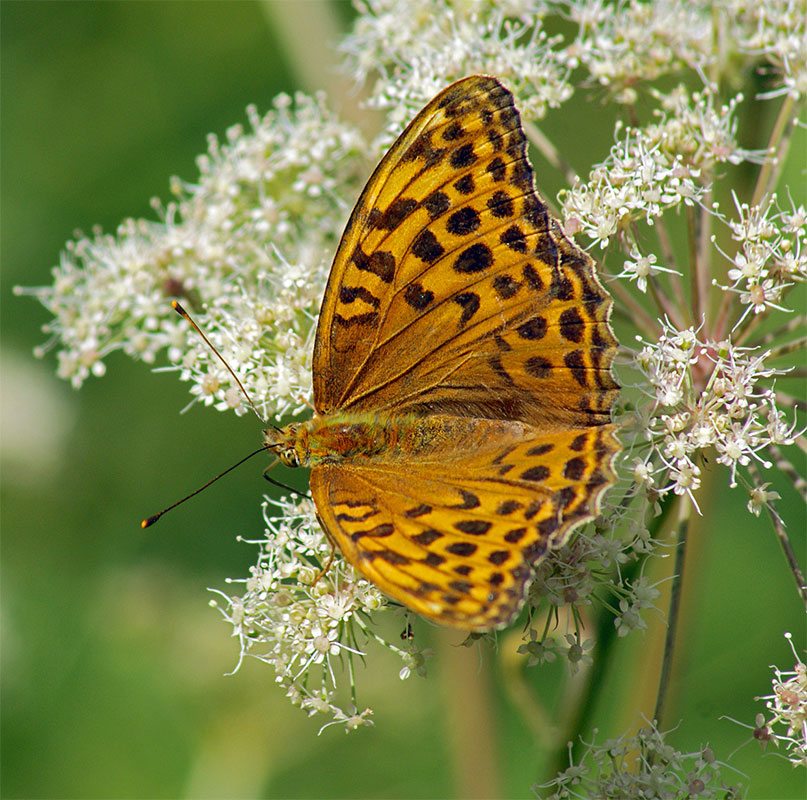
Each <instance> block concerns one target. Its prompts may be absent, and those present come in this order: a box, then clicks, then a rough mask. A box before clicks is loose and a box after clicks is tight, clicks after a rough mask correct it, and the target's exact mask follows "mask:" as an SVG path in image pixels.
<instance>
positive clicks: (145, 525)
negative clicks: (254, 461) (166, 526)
mask: <svg viewBox="0 0 807 800" xmlns="http://www.w3.org/2000/svg"><path fill="white" fill-rule="evenodd" d="M236 380H237V379H236ZM265 450H266V448H265V447H259V448H258V449H257V450H255V451H254V452H252V453H250V454H249V455H248V456H245V457H244V458H242V459H241V460H240V461H239V462H238V463H237V464H233V465H232V466H231V467H228V468H227V469H225V470H224V472H220V473H219V474H218V475H216V477H215V478H212V479H211V480H209V481H208V482H207V483H206V484H205V485H204V486H200V487H199V488H198V489H197V490H196V491H195V492H191V493H190V494H189V495H186V496H185V497H183V498H182V499H181V500H177V502H176V503H174V504H173V505H170V506H168V508H164V509H163V510H162V511H160V513H159V514H154V515H152V516H150V517H146V519H144V520H143V521H142V522H141V523H140V527H141V528H150V527H151V526H152V525H153V524H154V523H155V522H156V521H157V520H158V519H159V518H160V517H161V516H162V515H163V514H165V513H166V512H168V511H170V510H171V509H172V508H176V507H177V506H180V505H182V504H183V503H184V502H185V501H186V500H190V499H191V497H195V496H196V495H197V494H199V492H201V491H203V490H204V489H207V487H208V486H210V484H211V483H215V482H216V481H217V480H218V479H219V478H223V477H224V476H225V475H226V474H227V473H228V472H232V471H233V470H234V469H235V468H236V467H240V466H241V465H242V464H243V463H244V462H245V461H248V460H249V459H250V458H252V456H256V455H258V453H263V452H264V451H265Z"/></svg>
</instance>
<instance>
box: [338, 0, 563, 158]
mask: <svg viewBox="0 0 807 800" xmlns="http://www.w3.org/2000/svg"><path fill="white" fill-rule="evenodd" d="M547 5H548V4H547V3H545V2H540V0H510V1H509V2H504V3H501V2H497V3H492V2H489V0H471V2H465V3H454V4H446V3H443V2H435V0H361V2H357V3H356V6H357V8H358V9H359V12H360V13H359V16H358V18H357V19H356V22H355V24H354V28H353V31H352V32H351V33H350V34H349V35H348V36H347V37H345V39H344V40H343V43H342V48H341V49H342V50H343V52H344V53H345V54H346V56H347V67H348V69H349V71H350V72H351V74H352V75H353V76H354V77H355V78H356V79H357V80H360V81H363V80H365V79H367V78H368V77H369V76H371V75H379V74H380V75H382V76H383V77H379V78H377V79H376V81H375V83H374V85H373V87H372V99H371V104H372V105H374V106H375V107H378V108H383V109H387V110H389V114H388V117H387V120H388V126H387V129H386V131H385V134H384V136H383V137H382V138H381V139H379V142H378V144H379V145H382V146H383V145H387V144H389V143H390V141H392V140H393V139H394V138H395V136H397V134H398V132H399V131H400V130H401V128H402V127H403V125H404V123H405V122H407V121H408V120H409V119H411V118H412V117H413V116H414V114H415V112H416V111H418V110H419V109H420V108H422V107H423V106H424V105H425V104H426V102H428V101H429V100H431V98H432V97H434V95H435V94H437V92H439V91H440V90H441V89H444V88H445V87H446V86H447V85H448V84H449V83H451V82H452V81H454V80H457V79H459V78H462V77H464V76H466V75H472V74H474V73H484V74H489V75H495V76H496V77H498V78H500V79H502V80H504V81H505V82H506V83H507V85H508V87H509V88H510V89H511V90H512V91H513V93H514V95H515V97H516V105H517V106H518V108H519V111H520V113H521V117H522V119H524V120H534V119H540V118H542V117H543V116H544V115H545V114H546V112H547V110H548V109H550V108H555V107H557V106H559V105H560V104H561V103H563V102H564V101H565V100H567V99H568V98H569V97H571V96H572V93H573V88H572V84H571V83H570V81H569V80H568V78H569V71H570V68H571V66H572V64H573V60H572V59H571V58H569V57H568V56H567V55H566V53H565V52H564V51H563V49H560V48H559V47H558V45H559V44H560V43H561V41H562V39H561V38H560V37H557V36H549V35H548V34H547V33H546V31H544V30H543V24H542V20H543V17H544V14H545V11H546V8H547Z"/></svg>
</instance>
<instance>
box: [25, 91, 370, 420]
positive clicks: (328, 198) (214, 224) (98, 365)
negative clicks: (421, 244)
mask: <svg viewBox="0 0 807 800" xmlns="http://www.w3.org/2000/svg"><path fill="white" fill-rule="evenodd" d="M247 113H248V117H249V121H250V126H251V130H250V131H249V132H247V131H244V130H243V128H242V127H241V126H240V125H236V126H233V127H232V128H231V129H230V130H229V131H228V132H227V141H226V143H223V144H222V143H219V142H218V141H217V140H216V139H215V137H212V136H211V137H210V140H209V146H208V153H207V155H204V156H202V157H200V158H199V159H198V166H199V171H200V175H199V178H198V179H197V181H196V182H195V183H193V184H191V183H182V182H180V181H179V180H174V182H173V186H172V190H173V192H174V194H175V196H176V200H175V201H174V202H172V203H170V204H169V205H168V206H167V207H166V208H164V209H160V211H161V215H162V217H163V221H162V222H160V223H156V222H146V221H143V220H138V221H135V220H128V221H127V222H124V223H123V224H122V225H121V226H120V228H119V229H118V231H117V234H116V235H115V236H111V235H102V234H101V233H100V232H99V233H96V234H95V235H94V236H93V237H92V238H80V239H79V240H78V241H76V242H71V243H70V244H68V246H67V250H66V251H65V252H64V253H63V255H62V260H61V263H60V265H59V266H58V267H56V268H55V269H54V270H53V285H52V286H49V287H43V288H39V289H34V290H21V291H28V292H29V293H32V294H34V295H35V296H36V297H37V298H38V299H39V300H40V301H41V302H42V303H43V304H44V305H45V306H46V307H47V308H48V309H49V310H50V311H51V312H52V313H53V315H54V319H53V321H52V322H50V323H49V324H48V326H47V331H48V332H50V333H51V334H52V338H51V340H50V342H49V343H48V345H46V346H45V347H43V348H40V350H39V352H40V353H44V352H45V351H46V350H48V349H49V348H50V347H51V346H55V345H57V344H58V346H59V347H60V348H61V349H60V350H59V353H58V357H59V374H60V375H61V376H62V377H63V378H67V379H69V380H70V381H71V382H72V383H73V385H74V386H76V387H78V386H80V385H81V383H82V382H83V381H84V380H85V379H86V378H87V377H88V376H89V375H90V374H91V373H92V374H94V375H102V374H103V372H104V369H105V365H104V360H105V359H106V358H107V356H108V355H109V354H110V353H111V352H114V351H116V350H123V351H124V352H125V353H126V354H127V355H130V356H132V357H134V358H138V359H141V360H143V361H146V362H147V363H153V362H154V361H155V358H156V356H157V354H158V353H159V352H160V351H162V350H165V349H167V354H168V357H169V359H170V360H171V361H173V362H174V363H180V362H181V368H182V373H181V374H182V378H183V379H185V380H192V381H193V382H194V387H193V394H194V395H196V397H198V398H200V399H204V401H205V402H206V403H210V404H215V405H216V407H217V408H222V409H223V408H235V409H236V410H237V411H238V412H239V413H240V412H242V411H244V410H245V408H246V406H245V403H244V398H243V397H242V396H241V394H240V393H239V392H238V391H237V389H236V388H234V386H233V381H232V378H231V377H230V375H229V374H228V373H227V372H226V371H225V370H224V369H223V368H222V367H221V364H220V363H219V361H218V360H217V358H216V357H215V355H213V354H212V353H211V352H210V350H209V349H208V348H207V347H204V346H198V347H197V346H192V347H191V348H190V349H189V350H188V349H186V348H187V343H186V339H187V335H186V328H187V326H186V323H185V322H184V321H182V320H181V319H180V318H179V317H178V316H177V315H176V314H175V313H174V312H173V311H172V310H171V306H170V303H169V298H172V297H176V298H179V299H180V300H181V301H182V303H183V305H186V306H187V308H188V310H190V311H191V312H192V313H194V315H195V316H196V319H197V321H198V322H199V324H200V325H201V326H202V328H203V329H204V330H205V331H207V332H208V335H209V337H210V339H211V341H212V342H213V344H214V345H216V346H217V347H218V348H219V349H220V350H221V351H222V353H223V355H224V356H225V358H227V360H228V362H229V363H230V365H231V366H232V367H233V368H234V369H235V370H236V372H237V373H239V374H240V375H242V376H243V377H242V380H243V382H244V384H245V386H246V388H247V390H248V391H249V392H250V394H251V395H252V396H253V397H254V398H255V399H256V402H258V403H259V404H261V406H262V409H263V413H264V415H265V416H269V415H270V414H275V413H282V412H284V411H287V410H290V409H291V410H298V409H300V408H302V407H303V405H304V404H303V401H302V398H306V397H307V396H308V395H309V394H310V367H309V358H310V346H309V345H310V338H311V331H312V328H313V324H314V320H315V315H316V313H317V311H318V308H319V302H320V298H321V296H322V291H323V288H324V285H325V275H326V274H327V269H328V264H329V261H330V259H329V256H330V254H331V253H332V252H333V250H334V248H335V245H336V242H337V241H338V237H339V235H340V233H341V229H342V227H343V226H344V222H345V219H346V217H347V212H348V209H349V205H348V203H349V202H350V201H351V200H352V198H353V197H354V196H355V194H356V193H357V191H358V188H359V183H360V180H361V177H362V175H363V172H364V170H363V167H362V162H361V158H360V155H361V154H362V152H363V146H362V140H361V138H360V137H359V135H358V133H357V132H356V131H355V130H354V129H353V128H352V127H350V126H348V125H345V124H343V123H341V122H338V121H337V120H336V119H335V118H334V117H333V116H332V115H331V114H330V113H329V112H328V111H327V110H326V109H325V107H324V103H323V100H322V98H318V99H316V100H315V99H312V98H309V97H306V96H304V95H298V96H297V98H296V103H293V102H292V100H291V98H290V97H288V96H287V95H281V96H279V97H278V98H277V99H276V100H275V103H274V109H273V110H272V111H271V112H269V113H268V114H266V115H265V116H263V117H261V116H259V115H258V113H257V111H256V110H255V109H254V108H249V109H248V111H247ZM343 197H344V198H347V201H348V203H346V202H345V201H343V200H342V198H343ZM192 336H194V337H195V334H193V335H192ZM193 342H194V345H196V344H197V342H198V338H194V339H193Z"/></svg>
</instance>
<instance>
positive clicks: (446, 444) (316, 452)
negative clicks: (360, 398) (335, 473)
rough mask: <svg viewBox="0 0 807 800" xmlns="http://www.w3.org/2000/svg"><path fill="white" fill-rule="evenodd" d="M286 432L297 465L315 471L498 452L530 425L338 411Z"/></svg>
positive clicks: (443, 460) (510, 422) (472, 419)
mask: <svg viewBox="0 0 807 800" xmlns="http://www.w3.org/2000/svg"><path fill="white" fill-rule="evenodd" d="M292 428H293V430H291V429H292ZM284 430H285V431H289V434H288V439H289V445H288V446H289V447H294V448H295V449H296V453H297V454H298V461H299V465H300V466H304V467H315V466H318V465H321V464H334V465H337V464H340V463H342V464H354V465H356V464H363V463H364V464H370V463H373V464H384V463H386V464H396V463H399V462H412V461H417V462H421V463H423V462H428V461H432V460H435V459H436V460H438V461H439V462H441V463H445V462H446V461H451V460H453V459H454V458H456V459H463V458H467V457H468V455H469V454H471V453H478V452H480V451H481V450H486V449H491V448H498V449H500V448H501V447H502V446H503V444H506V443H508V442H512V443H517V442H520V441H522V440H523V439H524V437H525V435H526V434H528V432H529V426H527V425H524V424H523V423H521V422H517V421H514V420H490V419H478V418H469V417H456V416H453V415H445V414H432V415H430V416H428V417H422V416H416V415H414V414H400V415H389V414H380V413H367V412H358V413H347V412H340V413H337V414H332V415H325V416H321V417H315V418H314V419H312V420H309V421H308V422H306V423H303V424H301V425H295V426H289V428H286V429H284ZM281 458H282V455H281ZM287 463H288V462H287Z"/></svg>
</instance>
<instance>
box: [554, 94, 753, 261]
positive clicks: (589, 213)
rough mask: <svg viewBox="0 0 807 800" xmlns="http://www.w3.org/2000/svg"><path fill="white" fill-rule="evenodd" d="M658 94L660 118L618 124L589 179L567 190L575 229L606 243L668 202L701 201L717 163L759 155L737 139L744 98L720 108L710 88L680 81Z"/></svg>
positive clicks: (569, 224) (569, 221) (566, 208)
mask: <svg viewBox="0 0 807 800" xmlns="http://www.w3.org/2000/svg"><path fill="white" fill-rule="evenodd" d="M659 99H660V100H661V101H662V108H661V109H660V110H658V111H656V115H657V116H658V117H659V120H658V121H657V122H655V123H653V124H650V125H646V126H644V127H642V128H627V129H625V130H624V131H623V130H622V129H621V127H620V126H617V133H618V134H619V135H621V136H622V139H621V140H620V141H618V142H617V143H616V144H615V145H614V146H613V147H612V148H611V152H610V154H609V156H608V158H607V159H606V160H605V161H604V162H603V163H602V164H600V165H599V166H597V167H595V168H594V170H593V171H592V172H591V174H590V175H589V178H588V180H587V181H586V182H585V183H583V182H578V183H577V184H576V185H575V186H573V187H572V188H571V189H569V190H568V191H566V192H564V193H562V198H563V215H564V218H565V220H566V223H565V225H566V228H567V230H568V231H569V232H577V231H582V232H583V233H585V234H586V235H587V236H588V237H589V238H591V239H593V240H594V241H596V242H598V243H599V245H600V247H602V248H605V247H606V246H607V245H608V244H609V242H610V239H611V238H612V237H613V236H615V235H619V234H622V235H624V234H625V233H626V231H627V230H628V229H629V228H630V226H631V224H632V223H633V222H635V221H637V220H641V219H643V220H644V221H645V222H646V223H647V224H648V225H653V224H654V221H655V220H656V219H658V218H659V217H661V215H662V214H663V213H664V211H665V210H666V209H669V208H675V207H677V206H679V205H681V204H685V205H692V204H698V205H700V204H701V203H702V201H703V198H704V196H705V195H706V192H707V191H708V189H709V187H710V184H711V173H712V169H713V167H714V165H715V164H716V163H721V162H730V163H732V164H737V163H740V162H741V161H744V160H758V154H754V153H751V152H750V151H747V150H743V149H741V148H739V147H738V146H737V143H736V140H735V136H734V134H735V129H736V121H735V116H734V114H735V110H736V107H737V105H738V103H739V102H740V100H741V99H742V98H741V97H737V98H735V99H734V100H732V101H731V102H730V103H728V104H726V105H723V106H721V107H720V108H715V106H714V98H713V96H712V94H711V93H710V92H706V91H705V92H695V93H694V94H691V95H690V94H688V93H687V92H686V91H685V90H684V89H683V88H681V87H679V88H678V89H676V90H675V91H673V92H671V93H670V94H668V95H666V96H664V97H663V98H661V97H660V96H659Z"/></svg>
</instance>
